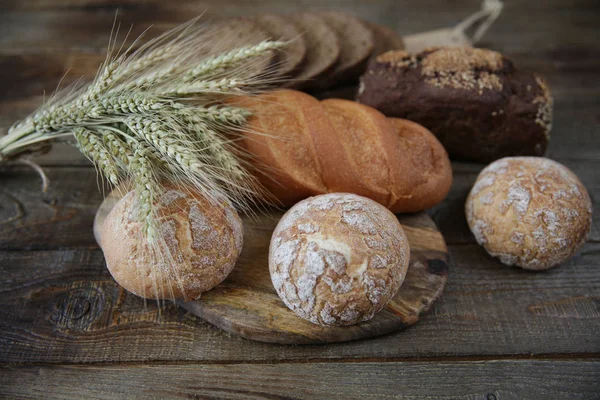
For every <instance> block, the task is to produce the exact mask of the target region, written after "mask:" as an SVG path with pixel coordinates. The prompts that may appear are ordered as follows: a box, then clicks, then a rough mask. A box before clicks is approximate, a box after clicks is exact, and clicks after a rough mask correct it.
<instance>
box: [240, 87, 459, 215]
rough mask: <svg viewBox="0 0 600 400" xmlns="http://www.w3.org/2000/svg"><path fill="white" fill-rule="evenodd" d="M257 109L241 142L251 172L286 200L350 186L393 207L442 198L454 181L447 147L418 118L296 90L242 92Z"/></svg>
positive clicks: (406, 208) (415, 206)
mask: <svg viewBox="0 0 600 400" xmlns="http://www.w3.org/2000/svg"><path fill="white" fill-rule="evenodd" d="M243 102H244V104H243V105H244V106H245V107H248V108H250V109H251V110H252V111H253V113H254V116H253V117H252V118H250V120H249V126H248V127H249V129H250V130H254V131H260V132H265V135H252V134H249V135H246V136H245V137H244V146H245V148H246V150H248V152H249V153H250V154H252V157H253V163H254V165H255V166H256V175H257V176H258V177H259V179H260V181H261V182H262V183H263V184H264V185H265V187H266V188H267V189H268V190H269V191H270V192H271V193H272V194H273V195H274V196H275V197H276V198H277V199H278V200H279V201H280V202H281V203H282V204H283V205H285V206H291V205H293V204H295V203H296V202H298V201H299V200H302V199H304V198H307V197H309V196H315V195H320V194H325V193H333V192H350V193H355V194H358V195H361V196H365V197H368V198H370V199H373V200H375V201H377V202H378V203H380V204H382V205H383V206H385V207H387V208H388V209H390V210H391V211H393V212H416V211H420V210H423V209H426V208H428V207H431V206H433V205H435V204H437V203H439V202H440V201H441V200H443V199H444V197H445V196H446V194H447V193H448V191H449V190H450V185H451V183H452V170H451V166H450V161H449V160H448V156H447V154H446V151H445V150H444V148H443V147H442V145H441V144H440V143H439V142H438V141H437V139H436V138H435V137H434V136H433V135H432V134H431V133H430V132H429V131H428V130H427V129H425V128H423V127H421V126H420V125H418V124H415V123H412V122H409V121H405V120H400V119H388V118H386V117H385V116H384V115H383V114H381V113H380V112H379V111H377V110H375V109H373V108H371V107H368V106H365V105H362V104H359V103H355V102H352V101H348V100H340V99H329V100H324V101H321V102H320V101H318V100H317V99H315V98H314V97H312V96H310V95H308V94H305V93H302V92H297V91H293V90H277V91H273V92H268V93H265V94H262V95H260V96H256V97H251V98H246V99H244V100H243Z"/></svg>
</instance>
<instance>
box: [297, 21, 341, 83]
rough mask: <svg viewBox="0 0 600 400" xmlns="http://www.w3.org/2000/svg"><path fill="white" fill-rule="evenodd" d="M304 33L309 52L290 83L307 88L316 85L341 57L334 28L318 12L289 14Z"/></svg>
mask: <svg viewBox="0 0 600 400" xmlns="http://www.w3.org/2000/svg"><path fill="white" fill-rule="evenodd" d="M289 18H290V19H291V21H292V22H294V23H295V24H296V25H297V26H298V27H299V28H300V31H301V32H302V33H303V34H304V36H303V37H304V40H305V41H306V46H307V49H308V51H307V53H306V57H305V59H304V62H303V63H302V65H301V66H300V69H299V70H298V73H297V74H296V75H295V76H294V81H293V82H292V83H291V84H290V85H288V86H293V87H294V88H302V89H307V88H310V87H315V85H316V84H317V83H318V79H319V78H321V77H323V76H324V75H325V74H326V73H328V72H329V71H330V70H331V69H332V68H333V67H334V66H335V64H336V62H337V61H338V59H339V57H340V43H339V40H338V38H337V36H336V34H335V32H334V30H333V29H332V28H330V27H329V25H328V24H327V23H326V22H325V20H323V18H321V17H319V16H318V15H316V14H313V13H309V12H301V13H295V14H292V15H290V16H289Z"/></svg>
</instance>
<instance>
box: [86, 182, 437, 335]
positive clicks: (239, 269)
mask: <svg viewBox="0 0 600 400" xmlns="http://www.w3.org/2000/svg"><path fill="white" fill-rule="evenodd" d="M119 198H120V195H119V194H118V193H117V191H113V192H112V193H111V194H109V196H108V197H107V198H106V199H105V200H104V202H103V203H102V205H101V206H100V208H99V209H98V212H97V213H96V218H95V221H94V235H95V237H96V240H97V241H98V239H99V238H100V235H99V234H100V227H101V225H102V223H103V221H104V219H105V218H106V216H107V215H108V213H109V212H110V210H111V209H112V208H113V206H114V204H115V203H116V202H117V201H118V200H119ZM282 215H283V213H282V212H279V211H273V212H271V213H268V214H263V215H260V216H258V217H254V218H242V220H243V222H244V248H243V250H242V254H241V255H240V258H239V259H238V262H237V264H236V266H235V268H234V269H233V272H232V273H231V274H230V275H229V276H228V277H227V279H225V280H224V281H223V282H222V283H221V284H219V285H217V286H216V287H215V288H214V289H212V290H210V291H208V292H206V293H204V294H203V295H202V298H201V299H199V300H196V301H191V302H187V303H184V302H178V304H179V305H180V306H181V307H183V308H184V309H186V310H188V311H189V312H191V313H193V314H195V315H197V316H199V317H200V318H203V319H205V320H206V321H208V322H210V323H212V324H214V325H216V326H218V327H219V328H221V329H223V330H225V331H227V332H230V333H233V334H236V335H240V336H242V337H245V338H247V339H252V340H258V341H261V342H271V343H284V344H308V343H331V342H343V341H348V340H354V339H362V338H368V337H374V336H379V335H383V334H386V333H390V332H394V331H399V330H402V329H405V328H406V327H408V326H410V325H413V324H415V323H416V322H417V321H418V320H419V319H420V318H421V317H422V315H423V314H424V313H425V312H426V311H427V310H429V308H430V307H431V305H432V304H433V302H435V300H437V299H438V298H439V297H440V295H441V294H442V291H443V290H444V286H445V284H446V280H447V273H448V252H447V249H446V243H445V242H444V238H443V237H442V234H441V233H440V232H439V231H438V229H437V227H436V226H435V223H434V222H433V221H432V220H431V218H429V216H428V215H427V214H426V213H425V212H420V213H416V214H403V215H398V219H399V221H400V223H401V224H402V226H403V228H404V231H405V232H406V236H407V237H408V241H409V243H410V251H411V254H410V265H409V267H408V272H407V275H406V278H405V280H404V283H403V284H402V287H400V290H399V291H398V293H397V294H396V296H395V297H394V299H393V300H392V301H390V302H389V303H388V305H387V306H386V307H385V308H384V309H383V310H382V311H381V312H379V313H378V314H377V315H375V317H374V318H373V319H372V320H370V321H367V322H363V323H360V324H357V325H353V326H347V327H322V326H318V325H315V324H313V323H311V322H308V321H306V320H304V319H302V318H300V317H298V316H296V314H294V313H293V312H292V311H290V310H289V309H288V308H287V307H286V306H285V304H284V303H283V301H281V299H280V298H279V296H278V295H277V293H276V292H275V289H274V288H273V285H272V283H271V277H270V275H269V265H268V249H269V242H270V239H271V234H272V232H273V230H274V229H275V226H276V225H277V222H278V221H279V219H280V218H281V216H282Z"/></svg>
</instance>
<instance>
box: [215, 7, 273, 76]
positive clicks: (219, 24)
mask: <svg viewBox="0 0 600 400" xmlns="http://www.w3.org/2000/svg"><path fill="white" fill-rule="evenodd" d="M210 35H211V37H212V38H214V39H213V40H212V42H211V43H210V45H209V48H210V53H213V54H214V53H224V52H227V51H229V50H233V49H237V48H240V47H244V46H252V45H256V44H259V43H260V42H262V41H265V40H269V39H270V38H271V37H270V35H269V34H268V33H267V31H266V30H264V29H263V28H261V27H260V26H259V25H258V24H257V23H256V22H254V21H252V20H251V19H250V18H242V17H240V18H229V19H225V20H221V21H216V22H215V23H214V24H213V25H212V26H211V31H210ZM275 55H276V53H275V51H269V52H268V53H266V54H265V55H262V56H260V57H255V58H251V59H250V60H248V62H247V63H246V65H245V68H244V70H243V71H241V72H240V75H241V76H240V78H244V77H252V76H257V75H262V74H264V73H266V72H268V71H273V70H274V68H276V67H275V66H274V65H273V62H274V60H275Z"/></svg>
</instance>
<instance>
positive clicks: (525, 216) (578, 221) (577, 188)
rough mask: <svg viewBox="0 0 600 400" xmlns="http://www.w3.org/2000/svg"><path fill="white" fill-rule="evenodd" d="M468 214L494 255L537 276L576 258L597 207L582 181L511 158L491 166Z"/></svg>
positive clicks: (555, 166)
mask: <svg viewBox="0 0 600 400" xmlns="http://www.w3.org/2000/svg"><path fill="white" fill-rule="evenodd" d="M465 213H466V216H467V222H468V224H469V228H470V229H471V232H473V235H474V236H475V238H476V240H477V242H478V243H479V244H480V245H482V246H484V247H485V249H486V250H487V251H488V253H490V255H492V256H494V257H498V258H499V259H500V261H502V262H503V263H504V264H507V265H517V266H520V267H522V268H525V269H532V270H541V269H548V268H551V267H553V266H555V265H557V264H560V263H561V262H563V261H566V260H567V259H569V258H570V257H571V256H573V254H575V253H576V252H577V250H579V248H581V246H583V244H584V243H585V241H586V240H587V236H588V234H589V232H590V229H591V223H592V203H591V200H590V197H589V195H588V193H587V190H586V189H585V187H584V186H583V184H582V183H581V182H580V181H579V179H578V178H577V176H575V174H573V173H572V172H571V171H570V170H569V169H568V168H567V167H565V166H564V165H562V164H559V163H557V162H555V161H552V160H549V159H547V158H542V157H507V158H503V159H500V160H498V161H495V162H493V163H492V164H490V165H488V166H487V167H486V168H485V169H483V171H481V173H480V174H479V176H478V178H477V181H476V182H475V185H474V186H473V188H472V189H471V192H470V193H469V196H468V198H467V201H466V204H465Z"/></svg>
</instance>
